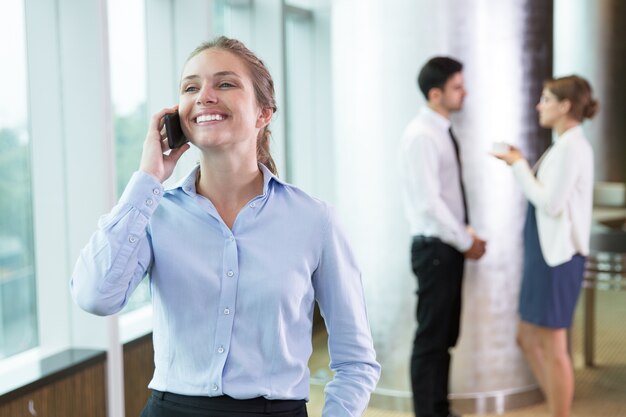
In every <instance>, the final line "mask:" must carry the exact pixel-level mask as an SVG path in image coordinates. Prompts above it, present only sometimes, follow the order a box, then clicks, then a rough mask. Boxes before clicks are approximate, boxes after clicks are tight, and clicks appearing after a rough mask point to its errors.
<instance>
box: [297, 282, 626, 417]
mask: <svg viewBox="0 0 626 417" xmlns="http://www.w3.org/2000/svg"><path fill="white" fill-rule="evenodd" d="M582 301H583V298H582V297H581V300H580V302H579V304H578V310H577V312H576V319H575V323H574V328H573V331H572V348H573V358H574V368H575V378H576V393H575V398H574V404H573V408H572V416H571V417H626V292H618V291H599V292H598V293H597V299H596V307H597V310H596V311H597V316H596V320H597V328H596V366H595V367H594V368H585V367H584V366H583V363H584V362H583V356H582V343H583V342H582V314H581V313H582V305H583V302H582ZM313 344H314V354H313V357H312V358H311V362H310V368H311V374H312V382H313V384H312V386H311V398H310V401H309V405H308V409H309V416H311V417H320V416H321V408H322V403H323V387H322V386H321V384H320V383H315V382H316V381H323V380H324V379H326V378H328V376H329V373H330V371H329V370H328V367H327V364H328V353H327V351H326V338H325V335H324V334H321V335H320V334H318V335H316V337H315V338H314V342H313ZM364 415H365V417H411V416H413V413H410V412H400V411H393V410H381V409H376V408H371V407H370V408H369V409H368V410H367V411H366V412H365V414H364ZM502 415H503V416H505V417H549V413H548V409H547V407H546V405H545V404H538V405H534V406H530V407H525V408H520V409H517V410H511V411H509V412H507V413H505V414H502ZM470 416H474V415H473V414H471V415H466V417H470ZM485 416H488V417H491V416H495V414H489V415H485Z"/></svg>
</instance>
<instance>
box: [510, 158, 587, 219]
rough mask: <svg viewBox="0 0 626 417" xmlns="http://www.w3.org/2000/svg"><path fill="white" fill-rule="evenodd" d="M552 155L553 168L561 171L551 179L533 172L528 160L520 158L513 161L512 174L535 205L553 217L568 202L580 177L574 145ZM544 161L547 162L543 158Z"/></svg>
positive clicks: (561, 210) (555, 170)
mask: <svg viewBox="0 0 626 417" xmlns="http://www.w3.org/2000/svg"><path fill="white" fill-rule="evenodd" d="M558 151H559V152H555V153H554V154H553V155H552V158H551V159H550V165H551V167H550V169H551V170H552V171H554V172H558V175H557V176H553V177H551V178H550V180H549V181H544V182H540V181H539V180H538V179H537V178H536V177H535V176H534V175H533V173H532V170H531V168H530V166H529V165H528V162H527V161H526V160H525V159H520V160H519V161H517V162H515V163H514V164H513V175H514V176H515V178H516V179H517V181H518V183H519V184H520V186H521V187H522V192H523V193H524V195H525V196H526V198H528V200H529V201H530V202H531V203H532V204H533V205H534V206H535V208H536V209H539V210H542V211H543V212H544V213H546V214H547V215H548V216H550V217H558V216H560V215H561V213H562V212H563V210H564V209H565V207H566V206H567V199H568V197H569V196H570V195H571V193H572V189H573V188H574V186H575V184H576V180H577V174H576V171H577V164H578V162H577V160H578V158H577V157H576V156H577V155H576V152H575V148H574V147H570V146H563V147H562V148H561V149H558ZM544 163H545V162H544Z"/></svg>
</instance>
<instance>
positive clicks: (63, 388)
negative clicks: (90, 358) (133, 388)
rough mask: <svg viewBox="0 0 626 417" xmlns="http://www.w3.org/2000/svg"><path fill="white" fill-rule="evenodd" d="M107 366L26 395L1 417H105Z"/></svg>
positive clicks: (6, 406) (1, 412)
mask: <svg viewBox="0 0 626 417" xmlns="http://www.w3.org/2000/svg"><path fill="white" fill-rule="evenodd" d="M104 372H105V371H104V363H99V364H95V365H92V366H90V367H88V368H85V369H83V370H81V371H79V372H77V373H75V374H72V375H68V376H65V377H63V378H61V379H59V380H58V381H56V382H54V383H52V384H50V385H46V386H43V387H41V388H38V389H36V390H34V391H32V392H30V393H27V394H24V395H22V396H20V397H18V398H16V399H15V400H13V401H10V402H8V403H6V404H4V405H3V406H1V407H0V417H32V416H37V417H58V416H63V417H85V416H89V417H106V400H105V388H104V382H105V379H104V378H105V376H104Z"/></svg>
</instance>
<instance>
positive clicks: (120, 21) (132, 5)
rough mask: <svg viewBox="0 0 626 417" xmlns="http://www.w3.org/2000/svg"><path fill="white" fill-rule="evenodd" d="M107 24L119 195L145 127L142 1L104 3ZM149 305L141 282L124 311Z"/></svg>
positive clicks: (138, 154)
mask: <svg viewBox="0 0 626 417" xmlns="http://www.w3.org/2000/svg"><path fill="white" fill-rule="evenodd" d="M108 21H109V56H110V62H111V68H110V72H111V98H112V102H113V115H114V126H115V130H114V134H115V171H116V175H117V178H116V186H117V194H118V196H120V195H121V194H122V192H123V191H124V188H125V187H126V184H127V183H128V180H129V179H130V177H131V175H132V174H133V172H135V171H136V170H137V169H138V167H139V161H140V159H141V150H142V147H143V141H144V138H145V136H146V130H147V128H148V118H147V114H146V85H147V76H146V31H145V3H144V0H108ZM149 302H150V287H149V283H148V280H147V279H144V280H143V281H142V283H141V284H140V285H139V287H138V288H137V289H136V290H135V292H134V293H133V295H132V297H131V299H130V300H129V301H128V304H127V306H126V308H125V310H124V312H129V311H132V310H135V309H137V308H139V307H142V306H144V305H146V304H149Z"/></svg>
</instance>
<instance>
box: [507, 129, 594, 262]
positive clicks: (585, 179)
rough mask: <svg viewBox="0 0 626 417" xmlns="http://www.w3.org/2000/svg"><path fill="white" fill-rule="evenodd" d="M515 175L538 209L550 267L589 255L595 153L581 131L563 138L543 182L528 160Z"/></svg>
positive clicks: (547, 158) (544, 164)
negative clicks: (579, 256)
mask: <svg viewBox="0 0 626 417" xmlns="http://www.w3.org/2000/svg"><path fill="white" fill-rule="evenodd" d="M513 174H514V176H515V178H516V179H517V181H518V182H519V184H520V185H521V187H522V191H523V192H524V194H525V195H526V198H528V200H529V201H530V202H531V203H532V204H533V205H534V206H535V209H536V210H535V211H536V215H537V229H538V232H539V243H540V246H541V253H542V254H543V257H544V259H545V261H546V263H547V264H548V265H550V266H556V265H560V264H562V263H564V262H567V261H569V260H570V259H571V258H572V256H573V255H575V254H576V253H579V254H581V255H587V254H589V234H590V231H591V210H592V206H593V151H592V149H591V146H590V145H589V142H587V139H586V138H585V135H584V133H583V130H582V127H581V126H580V125H578V126H576V127H573V128H571V129H569V130H567V131H566V132H565V133H563V134H562V135H561V136H560V137H559V138H558V139H557V140H556V141H555V142H554V144H553V145H552V147H551V148H550V149H548V150H547V151H546V152H545V153H544V155H543V156H542V157H541V160H540V164H539V170H538V171H537V177H536V178H535V176H534V175H533V172H532V170H531V168H530V166H529V165H528V162H527V161H526V160H525V159H522V160H519V161H517V162H515V163H514V164H513Z"/></svg>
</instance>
